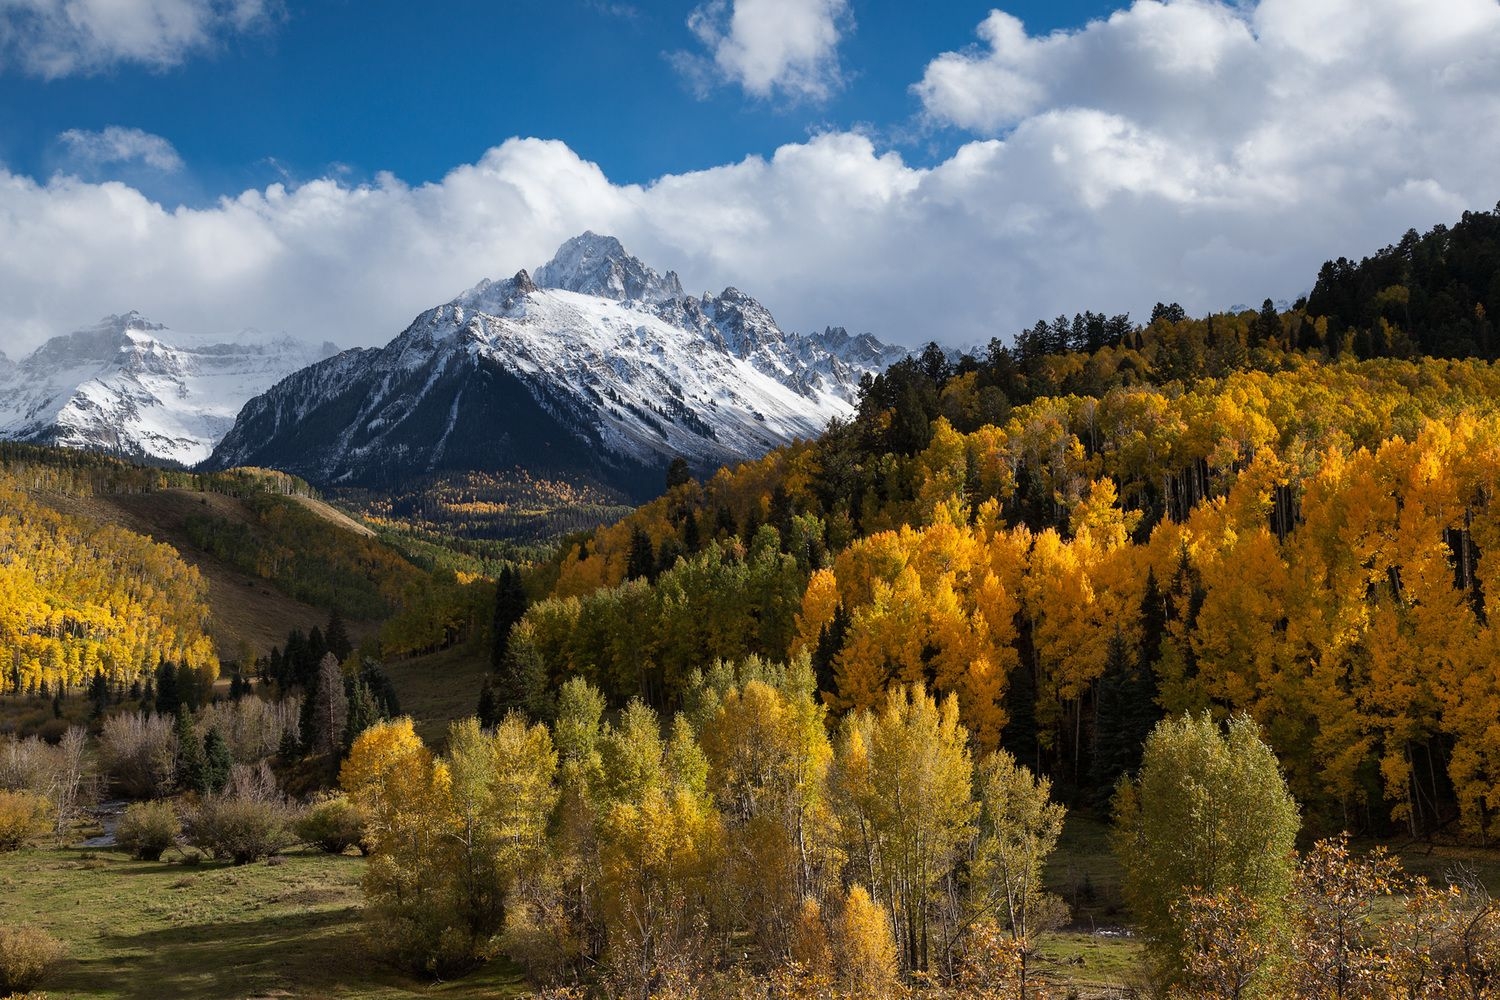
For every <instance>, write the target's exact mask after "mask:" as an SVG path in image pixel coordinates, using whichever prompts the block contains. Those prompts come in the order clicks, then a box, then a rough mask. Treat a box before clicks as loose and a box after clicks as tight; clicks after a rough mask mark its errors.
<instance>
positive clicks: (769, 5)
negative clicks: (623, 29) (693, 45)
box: [674, 0, 849, 101]
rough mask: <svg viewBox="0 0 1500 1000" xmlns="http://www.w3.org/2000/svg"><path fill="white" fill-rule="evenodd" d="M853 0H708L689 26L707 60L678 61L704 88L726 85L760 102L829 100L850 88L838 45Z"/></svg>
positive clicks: (684, 55)
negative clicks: (845, 82) (774, 98)
mask: <svg viewBox="0 0 1500 1000" xmlns="http://www.w3.org/2000/svg"><path fill="white" fill-rule="evenodd" d="M848 22H849V4H848V0H733V2H732V3H731V2H730V0H709V2H707V3H705V4H703V5H702V6H700V7H697V8H695V9H694V10H693V12H692V14H691V15H689V17H688V27H689V28H690V29H691V30H692V32H693V34H695V35H696V36H698V40H699V41H701V42H702V43H703V44H704V45H705V46H706V47H707V48H708V50H709V56H708V57H707V58H705V57H703V56H698V55H692V54H687V53H678V54H677V56H676V57H675V60H674V61H675V62H676V64H677V66H678V68H679V69H681V70H683V71H684V72H685V73H687V75H688V76H689V78H690V79H693V80H694V82H695V83H697V84H698V85H699V86H704V87H706V86H707V85H708V84H709V83H710V82H715V81H727V82H729V83H735V84H738V85H739V86H741V87H743V88H744V89H745V91H746V92H747V93H749V94H751V95H753V96H755V97H762V98H768V97H772V96H778V95H779V96H783V97H787V98H789V99H792V100H804V99H805V100H814V101H818V100H823V99H825V98H827V97H828V96H830V95H831V94H832V93H833V92H835V91H836V90H838V89H839V88H840V87H841V86H842V85H843V77H842V74H841V72H840V69H839V59H838V44H839V37H840V35H841V33H842V30H843V28H844V26H845V25H846V24H847V23H848Z"/></svg>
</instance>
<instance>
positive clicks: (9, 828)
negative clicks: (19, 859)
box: [0, 791, 52, 853]
mask: <svg viewBox="0 0 1500 1000" xmlns="http://www.w3.org/2000/svg"><path fill="white" fill-rule="evenodd" d="M51 819H52V802H51V801H50V800H49V799H48V798H47V797H46V796H45V795H38V794H36V793H35V792H6V791H0V853H3V852H5V851H19V850H20V849H21V848H23V847H25V846H26V845H27V844H30V843H31V842H32V841H33V840H35V839H36V838H37V837H39V836H41V835H42V834H44V833H46V831H47V829H48V827H49V826H50V825H51Z"/></svg>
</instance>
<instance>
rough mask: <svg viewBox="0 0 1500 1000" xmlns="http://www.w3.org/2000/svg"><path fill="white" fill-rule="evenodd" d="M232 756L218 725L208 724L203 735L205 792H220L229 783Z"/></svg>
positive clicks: (232, 761)
mask: <svg viewBox="0 0 1500 1000" xmlns="http://www.w3.org/2000/svg"><path fill="white" fill-rule="evenodd" d="M233 766H234V758H233V756H232V755H231V754H230V752H229V743H228V742H227V741H226V740H225V739H224V734H223V733H221V732H220V731H219V727H218V726H210V727H209V730H208V735H207V736H205V737H203V788H202V789H201V790H202V791H205V792H222V791H223V790H224V786H225V785H227V784H229V771H230V768H231V767H233Z"/></svg>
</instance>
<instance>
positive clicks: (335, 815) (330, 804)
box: [297, 795, 365, 854]
mask: <svg viewBox="0 0 1500 1000" xmlns="http://www.w3.org/2000/svg"><path fill="white" fill-rule="evenodd" d="M297 837H298V839H300V840H302V841H303V842H304V843H308V844H317V845H318V847H320V848H322V849H323V850H325V851H327V852H328V853H329V854H343V853H344V852H345V851H347V850H348V849H349V848H351V847H358V848H359V849H360V852H361V853H364V852H365V844H364V838H365V817H364V814H363V813H361V812H360V811H359V807H358V806H356V805H355V804H354V803H353V802H350V801H349V800H348V799H346V798H344V796H342V795H333V796H329V797H328V798H325V799H321V800H319V801H316V802H314V803H313V804H312V805H310V806H308V807H307V811H306V812H304V813H303V814H302V817H301V818H300V819H299V820H297Z"/></svg>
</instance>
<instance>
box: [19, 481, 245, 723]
mask: <svg viewBox="0 0 1500 1000" xmlns="http://www.w3.org/2000/svg"><path fill="white" fill-rule="evenodd" d="M208 617H209V611H208V604H207V602H206V600H205V598H204V585H203V580H202V578H201V577H200V576H199V575H198V572H197V571H196V570H194V569H193V568H191V567H189V566H187V565H186V564H185V563H183V561H182V560H181V559H180V558H179V557H178V555H177V552H176V551H175V550H174V549H172V548H170V547H169V546H166V545H161V544H158V543H156V542H153V541H152V540H151V539H149V538H145V537H143V536H141V535H137V534H135V533H133V532H130V531H125V530H123V529H120V528H115V527H112V526H108V525H97V524H93V523H90V522H87V521H84V520H81V519H79V518H74V517H68V516H66V515H63V514H58V513H56V512H54V511H52V510H49V509H48V508H46V507H44V506H42V505H41V504H40V503H37V502H36V501H34V500H32V499H31V498H30V497H28V496H27V495H26V494H25V493H23V492H22V491H21V490H19V489H18V488H17V484H16V483H15V482H14V481H12V480H10V479H9V477H5V478H0V649H3V650H4V651H5V660H6V662H4V663H0V693H16V692H23V693H30V692H34V691H37V690H39V689H45V688H46V687H51V688H52V689H53V690H56V689H57V687H58V685H59V684H63V685H67V686H75V687H78V686H82V685H83V684H84V683H85V682H86V681H87V680H88V679H90V678H92V677H93V676H94V675H95V674H97V673H102V674H103V675H104V676H105V677H106V678H107V679H108V680H109V681H110V682H111V683H115V684H125V685H129V684H131V683H133V682H135V681H137V680H139V679H141V678H142V677H145V676H148V675H149V674H150V673H151V672H152V671H154V670H155V669H156V666H157V664H158V663H159V662H161V661H163V660H167V661H171V662H173V663H182V664H187V665H190V666H192V667H194V668H198V669H202V668H208V670H209V671H210V672H211V673H217V671H218V665H219V664H218V657H217V656H216V655H215V653H214V649H213V643H212V641H211V640H210V638H209V636H208V633H207V626H208Z"/></svg>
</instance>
